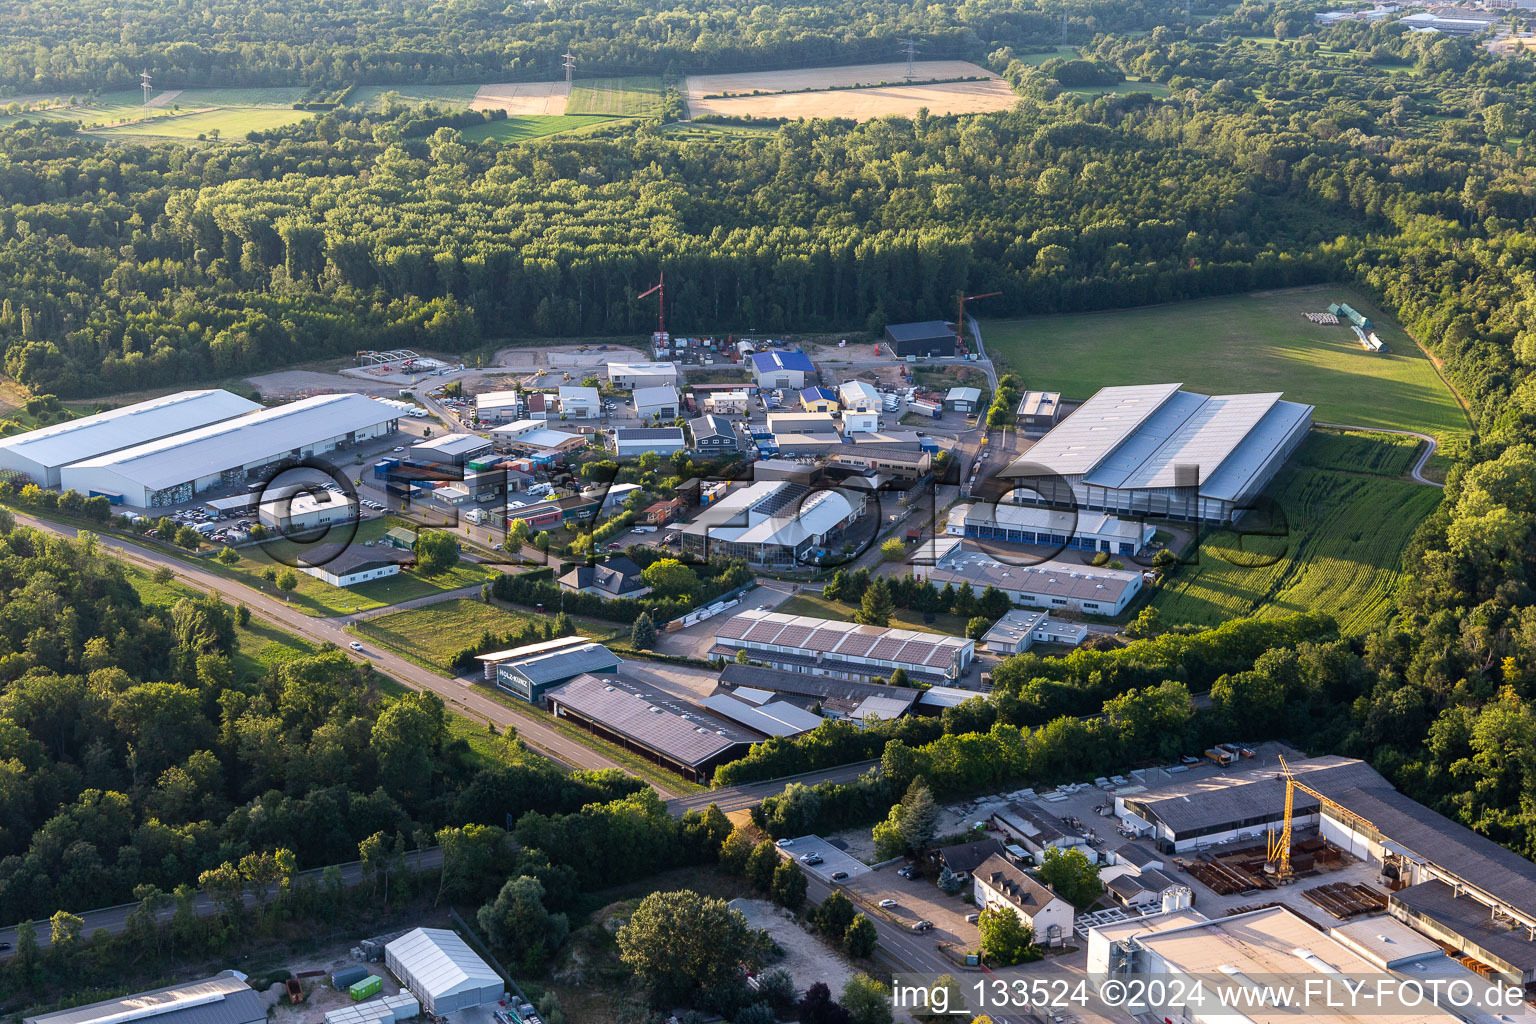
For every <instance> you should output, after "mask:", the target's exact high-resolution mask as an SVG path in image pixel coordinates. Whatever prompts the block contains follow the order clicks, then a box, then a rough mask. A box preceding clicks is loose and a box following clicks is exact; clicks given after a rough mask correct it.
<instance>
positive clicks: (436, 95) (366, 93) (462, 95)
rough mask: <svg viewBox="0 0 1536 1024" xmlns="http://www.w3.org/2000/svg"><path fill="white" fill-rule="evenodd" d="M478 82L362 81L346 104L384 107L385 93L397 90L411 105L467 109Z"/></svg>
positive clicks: (364, 108) (362, 108)
mask: <svg viewBox="0 0 1536 1024" xmlns="http://www.w3.org/2000/svg"><path fill="white" fill-rule="evenodd" d="M479 91H480V87H479V86H478V85H360V86H358V87H357V88H356V89H353V90H352V94H351V95H350V96H348V97H347V106H349V107H356V108H357V109H359V110H367V111H371V112H374V113H377V112H378V111H380V110H383V109H384V96H385V95H386V94H387V93H395V94H397V95H398V96H399V97H400V100H401V102H403V103H407V104H410V105H411V106H419V105H421V104H424V103H430V104H432V105H433V106H436V107H441V108H443V109H444V110H468V109H469V104H470V101H471V100H473V99H474V98H475V93H477V92H479Z"/></svg>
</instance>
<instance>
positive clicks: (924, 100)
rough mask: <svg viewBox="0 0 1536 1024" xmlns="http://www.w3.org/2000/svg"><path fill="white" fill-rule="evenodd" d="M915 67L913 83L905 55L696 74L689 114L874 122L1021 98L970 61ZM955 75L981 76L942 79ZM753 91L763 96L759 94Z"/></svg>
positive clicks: (1001, 106) (1000, 106) (968, 110)
mask: <svg viewBox="0 0 1536 1024" xmlns="http://www.w3.org/2000/svg"><path fill="white" fill-rule="evenodd" d="M912 70H913V75H914V80H913V82H912V84H911V85H908V84H906V74H907V65H906V63H905V62H900V63H894V64H855V65H850V66H847V67H834V68H807V69H802V70H798V71H754V72H744V73H741V74H731V75H691V76H689V78H688V81H687V85H686V89H685V92H686V97H687V101H688V113H689V115H690V116H692V117H698V116H700V115H701V114H718V115H720V116H722V117H745V116H747V115H749V114H750V115H751V116H752V117H786V118H791V119H793V118H798V117H805V118H816V117H848V118H853V119H854V120H856V121H867V120H869V119H871V118H875V117H885V116H887V115H890V114H898V115H902V116H911V115H913V114H916V113H917V112H918V110H919V109H920V108H923V107H927V108H928V112H929V113H931V114H980V113H985V112H987V111H992V110H1007V109H1009V108H1010V107H1012V106H1013V105H1014V104H1015V103H1017V102H1018V99H1019V98H1018V96H1017V95H1015V94H1014V92H1013V90H1012V89H1010V88H1009V87H1008V83H1007V82H1005V81H1003V80H1002V79H1001V78H998V77H997V76H996V75H994V74H993V73H992V72H990V71H988V70H987V69H986V68H983V67H980V66H978V65H976V64H972V63H970V62H969V61H963V60H924V61H917V62H915V63H914V64H913V67H912ZM950 78H976V79H981V81H974V82H947V81H942V79H950ZM935 79H939V80H941V81H934V80H935ZM881 83H890V84H885V85H882V84H881ZM853 86H863V88H853ZM754 92H755V93H757V95H755V96H754V95H752V94H753V93H754Z"/></svg>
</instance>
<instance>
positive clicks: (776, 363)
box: [752, 352, 816, 373]
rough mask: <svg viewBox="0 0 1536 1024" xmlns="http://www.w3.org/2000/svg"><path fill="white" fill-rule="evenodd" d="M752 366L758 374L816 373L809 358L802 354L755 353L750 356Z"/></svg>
mask: <svg viewBox="0 0 1536 1024" xmlns="http://www.w3.org/2000/svg"><path fill="white" fill-rule="evenodd" d="M752 365H753V367H754V368H755V369H756V370H757V372H758V373H772V372H773V371H775V370H790V371H799V372H800V373H815V372H816V367H815V365H814V364H813V363H812V362H811V357H810V356H808V355H806V354H805V353H804V352H757V353H754V354H753V356H752Z"/></svg>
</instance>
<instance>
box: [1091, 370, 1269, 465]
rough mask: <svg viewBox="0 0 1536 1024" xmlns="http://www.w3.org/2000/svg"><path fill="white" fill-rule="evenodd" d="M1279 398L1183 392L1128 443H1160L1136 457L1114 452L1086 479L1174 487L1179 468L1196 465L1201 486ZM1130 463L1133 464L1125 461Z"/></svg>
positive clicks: (1265, 395)
mask: <svg viewBox="0 0 1536 1024" xmlns="http://www.w3.org/2000/svg"><path fill="white" fill-rule="evenodd" d="M1279 400H1280V394H1279V392H1271V393H1269V394H1261V395H1218V396H1216V397H1214V398H1205V397H1204V396H1201V395H1191V394H1189V393H1188V392H1187V391H1181V392H1179V394H1178V395H1177V396H1176V397H1175V399H1174V400H1172V401H1170V402H1169V403H1168V405H1167V406H1165V407H1164V409H1163V410H1159V415H1157V416H1154V417H1152V418H1151V419H1150V420H1149V421H1148V422H1147V423H1146V425H1145V426H1144V427H1143V428H1142V429H1141V430H1139V431H1137V436H1136V438H1135V439H1134V441H1133V442H1132V443H1128V444H1127V445H1126V446H1125V447H1126V449H1132V448H1133V446H1135V447H1140V445H1141V444H1149V443H1152V442H1156V441H1159V440H1160V443H1157V444H1155V447H1153V448H1152V450H1151V451H1150V452H1148V453H1147V454H1146V455H1145V456H1143V457H1140V458H1135V457H1134V456H1135V455H1141V453H1140V452H1139V451H1137V452H1135V453H1134V455H1132V452H1130V451H1127V452H1125V456H1130V458H1126V457H1123V456H1122V453H1121V452H1116V453H1115V457H1114V458H1113V459H1110V460H1106V463H1105V465H1103V466H1101V467H1100V468H1098V469H1096V470H1095V471H1094V472H1093V473H1091V474H1089V476H1088V483H1090V484H1097V485H1099V486H1102V487H1133V488H1135V487H1172V486H1174V470H1175V467H1178V466H1196V467H1198V469H1199V473H1200V475H1199V482H1200V483H1202V484H1203V483H1205V481H1206V478H1207V477H1209V476H1211V474H1213V473H1215V472H1216V470H1217V468H1218V467H1220V466H1221V464H1222V463H1223V462H1225V461H1226V459H1227V457H1228V456H1229V455H1231V454H1232V452H1233V451H1234V450H1235V449H1236V448H1237V447H1238V446H1239V445H1240V444H1242V442H1243V438H1245V437H1247V436H1248V433H1249V431H1251V430H1253V428H1254V427H1255V426H1256V425H1257V424H1258V422H1259V420H1261V419H1263V418H1264V416H1265V414H1266V413H1268V412H1269V410H1270V409H1271V408H1273V407H1274V404H1275V403H1276V402H1278V401H1279ZM1186 407H1187V410H1188V411H1187V414H1186V413H1185V409H1186ZM1180 414H1182V415H1180ZM1176 417H1177V418H1176ZM1132 461H1134V464H1133V465H1127V464H1126V463H1129V462H1132ZM1111 463H1120V464H1119V465H1111Z"/></svg>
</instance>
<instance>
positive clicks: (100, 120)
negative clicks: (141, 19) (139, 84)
mask: <svg viewBox="0 0 1536 1024" xmlns="http://www.w3.org/2000/svg"><path fill="white" fill-rule="evenodd" d="M61 99H63V100H64V101H66V103H67V101H68V99H69V97H67V96H65V97H61ZM11 102H13V101H0V111H3V110H5V109H6V107H8V106H9V105H10V103H11ZM34 102H35V100H34ZM170 113H171V111H169V110H161V109H160V108H158V107H146V106H144V94H143V93H141V92H139V91H138V90H137V89H135V90H133V91H132V92H126V91H125V92H109V93H103V94H102V95H100V96H98V97H97V98H96V99H95V100H93V101H91V102H85V101H84V100H82V101H81V102H80V103H77V104H75V105H73V106H68V105H66V106H62V107H54V108H51V109H49V110H34V111H31V112H28V113H23V114H15V115H10V114H7V115H5V116H3V117H0V128H4V127H5V126H7V125H9V124H12V123H14V122H16V121H19V120H24V119H31V120H33V121H79V122H80V123H81V124H83V125H86V126H87V127H89V126H91V125H98V124H110V123H112V122H114V121H123V120H127V119H130V118H140V117H149V116H154V117H158V116H163V115H168V114H170Z"/></svg>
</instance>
